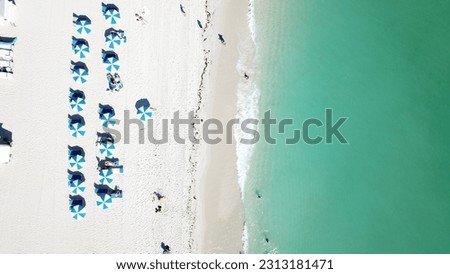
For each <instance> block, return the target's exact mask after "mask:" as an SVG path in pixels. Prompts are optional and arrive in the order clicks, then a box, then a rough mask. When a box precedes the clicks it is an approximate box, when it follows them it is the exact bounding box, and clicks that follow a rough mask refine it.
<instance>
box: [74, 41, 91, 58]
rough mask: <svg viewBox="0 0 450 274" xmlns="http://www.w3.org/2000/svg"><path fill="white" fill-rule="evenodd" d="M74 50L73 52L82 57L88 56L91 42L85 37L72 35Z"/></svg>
mask: <svg viewBox="0 0 450 274" xmlns="http://www.w3.org/2000/svg"><path fill="white" fill-rule="evenodd" d="M72 50H73V53H74V54H75V55H76V56H77V57H79V58H80V59H83V58H86V56H87V54H88V53H89V44H88V42H87V41H86V40H84V39H77V38H75V37H72Z"/></svg>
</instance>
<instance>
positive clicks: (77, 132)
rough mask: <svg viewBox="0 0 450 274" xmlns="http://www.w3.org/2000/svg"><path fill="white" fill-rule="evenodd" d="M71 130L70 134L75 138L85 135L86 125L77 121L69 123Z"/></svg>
mask: <svg viewBox="0 0 450 274" xmlns="http://www.w3.org/2000/svg"><path fill="white" fill-rule="evenodd" d="M69 131H70V135H72V136H73V137H75V138H78V137H81V136H84V134H86V128H85V126H84V125H83V124H80V123H75V124H70V123H69Z"/></svg>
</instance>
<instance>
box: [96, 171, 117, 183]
mask: <svg viewBox="0 0 450 274" xmlns="http://www.w3.org/2000/svg"><path fill="white" fill-rule="evenodd" d="M113 179H114V173H113V172H112V170H110V169H102V170H100V172H99V173H98V181H99V182H100V184H102V185H104V184H111V183H112V181H113Z"/></svg>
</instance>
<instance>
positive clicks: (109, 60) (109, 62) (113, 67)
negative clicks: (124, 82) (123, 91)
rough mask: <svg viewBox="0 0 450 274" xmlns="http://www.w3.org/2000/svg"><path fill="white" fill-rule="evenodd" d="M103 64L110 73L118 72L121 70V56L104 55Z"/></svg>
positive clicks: (107, 53) (114, 54)
mask: <svg viewBox="0 0 450 274" xmlns="http://www.w3.org/2000/svg"><path fill="white" fill-rule="evenodd" d="M103 64H104V65H105V67H106V70H107V71H108V72H117V71H119V69H120V63H119V56H117V54H116V53H114V52H105V53H103Z"/></svg>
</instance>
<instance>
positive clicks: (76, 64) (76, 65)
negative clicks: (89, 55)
mask: <svg viewBox="0 0 450 274" xmlns="http://www.w3.org/2000/svg"><path fill="white" fill-rule="evenodd" d="M70 69H71V70H72V71H74V70H77V69H84V70H86V71H89V69H88V67H87V66H86V64H85V63H83V62H80V61H78V62H74V61H70Z"/></svg>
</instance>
